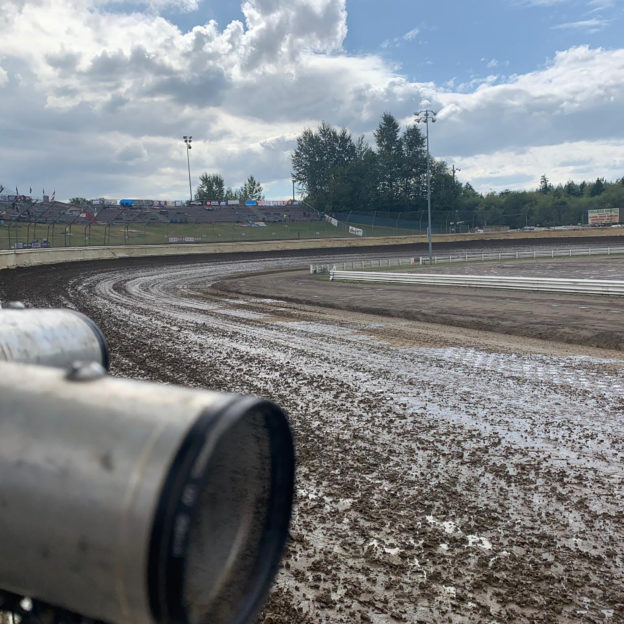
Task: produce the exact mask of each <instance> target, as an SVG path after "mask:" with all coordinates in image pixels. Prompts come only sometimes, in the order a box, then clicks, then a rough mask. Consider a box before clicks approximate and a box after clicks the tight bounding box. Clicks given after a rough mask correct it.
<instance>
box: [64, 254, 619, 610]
mask: <svg viewBox="0 0 624 624" xmlns="http://www.w3.org/2000/svg"><path fill="white" fill-rule="evenodd" d="M257 268H258V270H261V269H264V268H266V263H262V262H258V263H257ZM242 270H245V271H249V270H250V267H249V265H248V264H246V265H245V266H244V268H243V267H242V266H237V265H236V263H231V264H229V265H227V266H217V265H207V266H203V267H202V266H199V267H198V266H195V265H194V266H188V267H184V266H183V267H177V268H175V269H170V270H168V269H165V270H162V269H158V270H140V271H133V272H124V271H120V272H115V271H114V272H109V273H107V274H104V275H94V276H92V277H89V278H87V279H83V280H80V281H76V282H75V283H74V284H73V285H72V286H73V288H74V289H75V290H76V294H77V296H78V299H79V300H81V301H83V302H88V305H89V307H90V308H92V309H93V310H94V311H97V315H98V317H99V321H100V323H102V324H104V325H105V326H107V327H106V333H107V335H109V336H110V335H111V332H112V335H113V336H114V338H113V339H112V341H111V342H112V343H113V346H114V355H116V356H117V358H118V363H117V364H116V372H119V373H124V374H129V375H133V376H141V377H147V378H155V379H162V380H165V381H175V382H179V383H186V384H190V385H200V386H207V387H211V388H213V389H220V390H229V391H238V392H245V393H253V394H257V395H261V396H265V397H268V398H270V399H272V400H275V401H276V402H278V403H280V404H281V405H283V406H284V407H285V408H286V409H287V410H288V412H289V414H290V416H291V420H292V423H293V428H294V430H295V436H296V441H297V450H298V475H297V482H298V488H297V504H296V510H295V515H294V520H293V527H292V536H293V540H292V541H291V543H290V544H289V547H288V552H287V555H286V557H285V560H284V564H283V567H282V570H281V572H280V575H279V577H278V581H277V583H276V588H275V590H274V592H273V595H272V598H271V600H270V602H269V604H268V605H267V607H266V609H265V612H264V614H263V616H262V620H263V621H265V622H296V621H300V622H357V621H366V622H391V621H407V622H417V621H422V622H439V621H450V622H482V621H497V622H514V621H527V620H530V621H534V622H552V621H554V620H557V619H560V620H565V621H569V622H574V621H578V622H582V621H592V620H596V621H603V620H604V619H605V618H607V619H612V621H618V620H620V619H622V618H624V612H623V611H622V604H623V603H624V592H623V587H624V584H623V577H622V560H623V549H622V544H621V540H620V537H621V535H622V529H623V528H624V527H623V526H622V524H623V522H622V514H621V510H622V499H621V492H622V481H623V480H624V471H623V470H622V467H623V458H624V446H623V439H622V434H621V427H620V426H619V425H620V424H621V415H622V410H623V408H624V404H623V403H622V401H621V387H622V383H623V380H624V375H623V372H622V363H621V362H620V361H617V360H611V359H597V358H595V357H588V356H584V355H579V356H565V357H562V356H560V355H557V354H556V349H555V350H554V351H555V353H554V354H553V355H545V354H543V353H538V354H530V353H529V354H526V353H525V354H514V353H512V352H510V348H509V346H508V345H507V344H506V345H505V346H504V347H503V348H502V349H501V350H500V351H496V350H493V349H492V348H489V349H488V350H484V349H482V348H479V346H477V345H472V346H468V347H467V346H465V345H461V346H452V345H450V346H449V345H448V338H444V337H443V336H442V335H440V336H435V335H433V336H432V335H430V333H428V332H427V331H425V330H422V329H420V328H419V327H418V324H416V323H411V322H406V321H401V320H395V319H386V318H380V317H371V316H367V315H354V316H353V318H348V319H347V318H346V317H345V316H344V314H341V313H339V312H336V311H327V310H322V309H315V308H313V307H308V306H299V305H295V304H286V303H284V302H279V301H272V300H270V299H266V298H265V299H262V298H239V297H236V296H234V297H230V298H224V296H223V295H222V294H216V293H214V292H212V291H211V290H210V286H211V284H213V283H214V282H215V281H218V280H219V279H222V278H223V277H225V276H228V275H231V274H233V273H236V272H238V271H242ZM104 319H105V320H104ZM397 331H398V332H401V333H402V341H401V342H402V346H397V345H396V344H393V340H392V339H390V338H388V339H386V338H385V335H386V333H387V336H388V337H391V336H394V335H395V334H396V332H397ZM439 331H440V334H443V333H444V332H443V330H442V329H440V330H439ZM410 337H411V338H410ZM440 339H442V344H443V345H444V346H442V347H440V346H439V345H440ZM410 340H411V342H412V345H413V346H410V344H409V343H410ZM501 340H502V339H501ZM505 341H506V343H508V342H509V339H508V338H507V339H505ZM423 344H424V345H426V346H423ZM596 378H597V379H596Z"/></svg>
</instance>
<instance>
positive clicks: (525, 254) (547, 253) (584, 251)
mask: <svg viewBox="0 0 624 624" xmlns="http://www.w3.org/2000/svg"><path fill="white" fill-rule="evenodd" d="M622 253H624V247H581V248H578V249H572V248H570V249H550V250H545V249H542V250H533V251H530V250H528V251H496V252H483V253H473V254H470V253H463V254H455V255H453V254H450V255H448V256H447V255H444V256H433V257H432V258H431V264H449V263H453V262H485V261H488V260H537V259H538V258H572V257H573V256H611V255H616V254H622ZM418 264H429V257H428V256H421V257H420V258H419V259H418Z"/></svg>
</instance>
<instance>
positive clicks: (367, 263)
mask: <svg viewBox="0 0 624 624" xmlns="http://www.w3.org/2000/svg"><path fill="white" fill-rule="evenodd" d="M622 253H624V247H581V248H578V249H572V248H570V249H549V250H545V249H541V250H537V249H536V250H533V251H530V250H528V251H496V252H482V253H461V254H449V255H444V256H433V257H432V258H431V264H453V263H457V262H487V261H492V260H494V261H496V260H499V261H502V260H537V259H538V258H572V257H576V256H612V255H617V254H622ZM412 264H418V265H426V264H429V257H428V256H421V257H419V258H379V259H378V258H375V259H373V260H354V261H349V262H342V263H335V264H311V265H310V273H329V272H330V271H331V269H332V267H335V268H336V269H339V270H343V271H349V270H351V271H355V270H357V269H373V268H375V267H378V268H380V269H381V268H383V267H388V268H389V267H400V266H404V265H412Z"/></svg>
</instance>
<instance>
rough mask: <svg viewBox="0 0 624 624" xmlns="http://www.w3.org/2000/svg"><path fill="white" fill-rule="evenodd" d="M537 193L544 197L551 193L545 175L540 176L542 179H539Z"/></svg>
mask: <svg viewBox="0 0 624 624" xmlns="http://www.w3.org/2000/svg"><path fill="white" fill-rule="evenodd" d="M539 191H540V193H543V194H544V195H546V194H547V193H550V191H552V184H551V183H550V182H549V181H548V178H547V177H546V174H542V177H541V178H540V183H539Z"/></svg>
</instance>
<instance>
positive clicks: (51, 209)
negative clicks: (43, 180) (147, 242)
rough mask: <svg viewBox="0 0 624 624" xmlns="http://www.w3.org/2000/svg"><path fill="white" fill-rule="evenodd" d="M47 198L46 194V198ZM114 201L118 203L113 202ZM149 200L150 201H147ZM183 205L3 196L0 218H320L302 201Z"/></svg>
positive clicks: (249, 220) (245, 220)
mask: <svg viewBox="0 0 624 624" xmlns="http://www.w3.org/2000/svg"><path fill="white" fill-rule="evenodd" d="M46 199H47V198H46ZM113 202H115V203H113ZM148 202H149V204H150V205H148ZM197 204H199V202H193V203H192V204H189V205H183V204H182V202H180V201H175V202H164V201H152V200H120V201H119V202H117V201H116V200H94V201H93V202H90V203H89V204H88V205H73V204H67V203H63V202H58V201H52V202H50V201H42V202H36V201H33V200H32V199H31V198H13V197H11V198H10V200H9V199H8V198H7V197H6V196H3V197H0V220H3V221H22V222H31V223H35V222H36V223H50V224H51V223H58V224H68V225H72V224H85V225H86V224H89V223H101V224H107V225H111V224H128V223H146V224H154V223H238V224H241V225H249V224H253V223H278V222H279V223H282V222H285V223H295V222H303V221H318V220H319V219H320V218H321V217H320V215H319V214H318V213H317V212H316V211H315V210H314V209H313V208H311V207H309V206H307V205H306V204H303V203H301V202H276V201H273V202H271V201H266V202H265V201H260V202H254V203H251V202H246V203H234V202H229V203H228V204H225V202H208V204H209V205H205V204H202V205H197Z"/></svg>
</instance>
